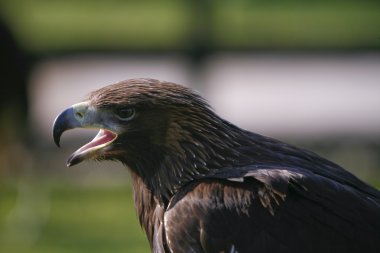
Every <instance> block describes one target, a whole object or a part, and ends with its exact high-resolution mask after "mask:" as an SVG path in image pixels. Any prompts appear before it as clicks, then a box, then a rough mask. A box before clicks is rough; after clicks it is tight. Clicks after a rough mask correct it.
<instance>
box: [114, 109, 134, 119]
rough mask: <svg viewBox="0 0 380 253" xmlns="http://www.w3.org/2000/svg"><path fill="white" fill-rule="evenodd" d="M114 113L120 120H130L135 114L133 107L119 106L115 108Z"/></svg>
mask: <svg viewBox="0 0 380 253" xmlns="http://www.w3.org/2000/svg"><path fill="white" fill-rule="evenodd" d="M116 115H117V117H118V118H119V119H121V120H130V119H132V118H133V117H134V116H135V109H134V108H129V107H127V108H119V109H117V110H116Z"/></svg>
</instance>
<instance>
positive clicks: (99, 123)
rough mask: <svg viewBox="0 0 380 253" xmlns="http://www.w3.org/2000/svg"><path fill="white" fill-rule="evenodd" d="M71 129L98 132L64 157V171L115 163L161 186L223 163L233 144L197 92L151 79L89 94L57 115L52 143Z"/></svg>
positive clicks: (226, 125) (226, 127) (225, 126)
mask: <svg viewBox="0 0 380 253" xmlns="http://www.w3.org/2000/svg"><path fill="white" fill-rule="evenodd" d="M73 128H92V129H94V128H96V129H99V132H98V134H97V135H96V136H95V138H94V139H93V140H92V141H90V142H89V143H87V144H85V145H84V146H82V147H81V148H79V149H78V150H76V151H75V152H74V153H73V154H72V155H71V156H70V157H69V158H68V161H67V166H73V165H75V164H78V163H80V162H82V161H84V160H88V159H93V160H118V161H121V162H122V163H124V164H125V165H127V166H128V167H129V168H130V169H132V170H133V171H135V172H137V173H138V174H139V175H140V176H142V177H143V178H153V177H157V176H158V177H159V178H161V180H162V181H170V180H171V178H172V177H173V176H175V177H176V180H174V181H178V180H180V178H182V179H184V178H190V177H193V176H194V175H198V174H202V173H203V172H205V171H206V170H209V169H210V168H212V167H218V166H220V164H219V163H218V161H219V160H223V161H224V160H226V158H227V157H225V156H223V157H222V155H221V154H223V152H222V151H223V150H225V149H226V148H228V147H229V146H233V145H234V143H233V142H229V141H228V140H229V139H231V140H232V139H234V138H232V137H233V134H234V133H233V132H234V131H231V129H232V128H231V127H230V125H229V123H227V122H225V121H224V120H222V119H221V118H219V117H218V116H217V115H216V114H215V113H214V112H213V111H212V110H211V109H210V107H209V105H208V104H207V103H206V102H205V100H204V99H203V98H202V97H201V96H200V95H199V94H198V93H196V92H195V91H193V90H191V89H189V88H186V87H184V86H181V85H178V84H174V83H169V82H162V81H158V80H154V79H132V80H127V81H122V82H119V83H116V84H112V85H109V86H106V87H104V88H101V89H99V90H96V91H94V92H92V93H90V95H89V97H88V98H87V99H86V100H85V101H83V102H80V103H78V104H75V105H73V106H71V107H69V108H68V109H66V110H65V111H63V112H62V113H61V114H60V115H58V116H57V118H56V119H55V122H54V126H53V137H54V141H55V143H56V144H57V145H58V146H59V142H60V137H61V135H62V133H63V132H65V131H66V130H69V129H73ZM237 132H239V131H237ZM229 137H231V138H229ZM218 156H220V157H218ZM163 167H165V168H163ZM184 167H186V168H184ZM189 168H191V169H189ZM185 170H186V171H185ZM183 174H187V175H183ZM162 183H163V182H159V183H158V184H162Z"/></svg>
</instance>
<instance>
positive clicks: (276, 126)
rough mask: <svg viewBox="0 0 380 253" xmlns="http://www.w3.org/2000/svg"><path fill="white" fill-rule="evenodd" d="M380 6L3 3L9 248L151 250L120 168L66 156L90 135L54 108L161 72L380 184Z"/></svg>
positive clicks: (2, 202)
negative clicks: (68, 125)
mask: <svg viewBox="0 0 380 253" xmlns="http://www.w3.org/2000/svg"><path fill="white" fill-rule="evenodd" d="M379 28H380V3H379V1H375V0H362V1H354V0H352V1H343V0H329V1H327V0H314V1H297V0H283V1H275V0H271V1H262V0H250V1H249V0H238V1H224V0H219V1H211V0H203V1H202V0H195V1H189V0H181V1H174V0H164V1H148V0H140V1H138V2H135V1H125V0H110V1H105V0H91V1H90V0H81V1H73V0H67V1H58V0H54V1H51V0H49V1H48V0H34V1H28V0H1V1H0V85H1V91H0V144H1V145H0V252H16V253H17V252H62V253H63V252H70V253H74V252H92V253H96V252H149V247H148V243H147V241H146V239H145V236H144V234H143V232H142V230H141V229H140V227H139V225H138V223H137V218H136V215H135V211H134V208H133V204H132V199H131V194H132V193H131V186H130V178H129V175H128V172H127V171H126V169H124V168H123V167H122V166H121V165H119V164H117V163H107V162H106V163H102V164H99V163H96V162H84V163H82V164H79V165H78V166H75V167H74V168H66V166H65V161H66V158H67V157H68V156H69V155H70V154H71V153H72V152H73V151H74V150H75V149H77V148H78V147H79V146H81V145H83V144H84V143H85V142H86V141H88V140H90V139H91V138H92V137H93V136H94V132H91V131H90V133H89V132H88V131H82V130H76V131H72V132H68V133H65V134H64V136H63V139H62V146H63V148H62V149H58V148H56V147H55V146H54V143H53V140H52V137H51V126H52V123H53V120H54V118H55V116H56V115H57V114H58V113H60V112H61V111H62V110H63V109H65V108H66V107H68V106H70V105H71V104H73V103H76V102H78V101H80V100H82V99H83V98H85V97H86V95H87V94H88V93H89V92H91V91H92V90H94V89H96V88H99V87H102V86H104V85H107V84H111V83H113V82H117V81H120V80H124V79H129V78H138V77H151V78H157V79H162V80H167V81H172V82H178V83H181V84H183V85H187V86H190V87H192V88H194V89H196V90H198V91H200V92H201V93H202V94H203V96H204V97H205V98H206V99H207V100H208V101H209V102H210V104H211V105H212V106H213V108H214V109H215V110H216V112H217V113H218V114H219V115H221V116H223V117H224V118H226V119H227V120H229V121H231V122H233V123H235V124H237V125H239V126H241V127H243V128H245V129H249V130H251V131H254V132H257V133H260V134H263V135H268V136H271V137H274V138H277V139H280V140H283V141H286V142H289V143H291V144H294V145H297V146H301V147H304V148H307V149H311V150H313V151H315V152H317V153H319V154H321V155H322V156H325V157H327V158H328V159H330V160H333V161H334V162H336V163H338V164H340V165H342V166H343V167H345V168H346V169H347V170H349V171H351V172H353V173H354V174H355V175H357V176H358V177H360V178H361V179H363V180H365V181H366V182H368V183H370V184H372V185H375V186H377V187H378V188H379V187H380V138H379V137H380V99H379V97H380V96H379V95H380V29H379Z"/></svg>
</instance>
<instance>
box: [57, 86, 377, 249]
mask: <svg viewBox="0 0 380 253" xmlns="http://www.w3.org/2000/svg"><path fill="white" fill-rule="evenodd" d="M247 116H248V115H247ZM78 127H79V128H98V129H100V130H99V132H98V134H97V135H96V136H95V138H94V139H93V140H92V141H91V142H89V143H88V144H86V145H84V146H83V147H81V148H79V149H78V150H77V151H75V152H74V153H73V154H72V155H71V156H70V158H69V159H68V162H67V165H68V166H72V165H75V164H77V163H79V162H81V161H83V160H86V159H96V160H117V161H120V162H122V163H123V164H125V165H126V166H127V167H128V169H129V171H130V173H131V176H132V181H133V189H134V202H135V207H136V211H137V214H138V217H139V220H140V223H141V225H142V227H143V229H144V230H145V232H146V235H147V238H148V240H149V243H150V246H151V249H152V251H153V252H226V253H227V252H239V253H245V252H255V253H257V252H318V253H320V252H344V253H348V252H367V253H368V252H380V192H379V191H377V190H376V189H374V188H373V187H371V186H369V185H367V184H366V183H364V182H362V181H361V180H359V179H358V178H357V177H355V176H354V175H352V174H351V173H349V172H347V171H346V170H344V169H343V168H342V167H340V166H339V165H337V164H335V163H333V162H331V161H328V160H326V159H324V158H322V157H320V156H318V155H316V154H315V153H312V152H310V151H307V150H303V149H300V148H297V147H294V146H291V145H288V144H286V143H283V142H280V141H278V140H275V139H272V138H268V137H264V136H261V135H259V134H256V133H252V132H249V131H246V130H243V129H241V128H239V127H237V126H235V125H233V124H231V123H230V122H228V121H226V120H224V119H222V118H220V117H219V116H218V115H217V114H216V113H215V112H214V111H213V110H212V109H211V108H210V106H209V105H208V104H207V102H206V101H205V100H204V99H203V98H202V97H201V96H200V95H199V94H198V93H196V92H194V91H192V90H191V89H189V88H186V87H183V86H180V85H178V84H174V83H170V82H162V81H158V80H154V79H133V80H127V81H122V82H119V83H116V84H113V85H109V86H106V87H104V88H101V89H99V90H97V91H94V92H93V93H91V94H90V95H89V97H88V99H87V100H86V101H84V102H81V103H78V104H75V105H73V106H71V107H70V108H68V109H67V110H65V111H64V112H62V113H61V114H60V115H59V116H58V117H57V118H56V120H55V122H54V127H53V136H54V141H55V142H56V144H57V145H58V146H59V141H60V137H61V135H62V133H63V132H64V131H66V130H68V129H72V128H78Z"/></svg>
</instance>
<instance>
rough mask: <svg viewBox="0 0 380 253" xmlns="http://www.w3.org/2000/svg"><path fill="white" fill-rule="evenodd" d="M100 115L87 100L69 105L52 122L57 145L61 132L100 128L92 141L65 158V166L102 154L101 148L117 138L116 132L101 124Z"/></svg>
mask: <svg viewBox="0 0 380 253" xmlns="http://www.w3.org/2000/svg"><path fill="white" fill-rule="evenodd" d="M102 122H103V120H102V115H101V113H99V112H98V111H97V110H96V109H95V108H93V107H91V106H90V105H89V103H88V102H82V103H78V104H75V105H73V106H71V107H70V108H68V109H66V110H65V111H63V112H62V113H61V114H59V115H58V116H57V117H56V119H55V121H54V124H53V139H54V142H55V144H56V145H57V146H58V147H59V146H60V145H59V142H60V139H61V136H62V134H63V132H65V131H67V130H70V129H74V128H92V129H93V128H97V129H100V130H99V132H98V134H97V135H96V136H95V137H94V139H93V140H92V141H90V142H89V143H87V144H85V145H84V146H82V147H81V148H79V149H78V150H76V151H75V152H74V153H73V154H72V155H71V156H70V157H69V158H68V160H67V166H68V167H70V166H73V165H75V164H78V163H80V162H81V161H83V160H85V159H89V158H96V157H99V156H101V155H102V150H104V148H105V147H107V146H109V145H110V144H111V143H112V142H113V141H114V140H116V138H117V134H116V133H115V132H113V131H112V130H110V129H108V128H107V127H106V126H105V125H104V124H102Z"/></svg>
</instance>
